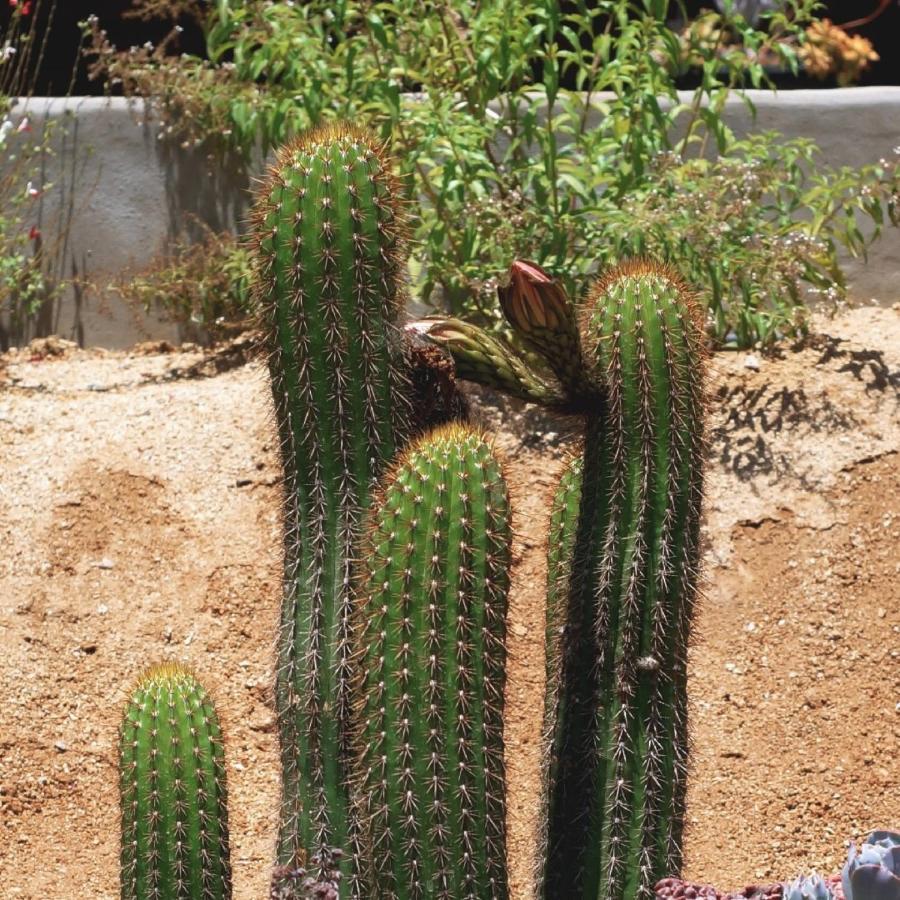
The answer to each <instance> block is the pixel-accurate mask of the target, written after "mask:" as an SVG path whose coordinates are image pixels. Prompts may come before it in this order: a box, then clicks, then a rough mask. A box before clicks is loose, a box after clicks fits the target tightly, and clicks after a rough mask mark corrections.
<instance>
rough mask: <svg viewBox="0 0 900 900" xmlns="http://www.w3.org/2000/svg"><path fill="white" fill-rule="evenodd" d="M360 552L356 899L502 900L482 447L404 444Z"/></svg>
mask: <svg viewBox="0 0 900 900" xmlns="http://www.w3.org/2000/svg"><path fill="white" fill-rule="evenodd" d="M364 546H365V550H366V552H365V553H364V557H365V558H366V560H367V563H366V568H367V575H366V578H365V581H364V584H363V586H362V588H361V596H360V609H359V629H358V638H357V640H358V643H359V653H360V683H359V686H358V694H357V697H358V740H359V744H360V749H361V755H360V760H359V785H358V787H359V793H360V804H361V816H362V819H363V821H365V822H366V823H367V831H368V833H367V835H366V838H365V839H366V843H367V845H368V847H369V848H370V849H369V853H368V864H369V866H370V867H371V868H370V871H368V872H366V871H361V872H360V877H361V880H362V882H363V883H364V884H365V883H366V882H367V881H368V884H369V886H368V888H367V889H363V891H362V894H361V896H363V897H366V898H367V900H371V898H392V900H406V898H409V900H412V898H421V900H425V898H445V900H463V898H471V900H504V898H506V896H507V886H506V874H505V872H506V858H505V854H506V847H505V796H504V795H505V782H504V771H503V692H504V683H505V672H506V668H505V667H506V651H505V628H506V608H507V589H508V584H509V574H508V568H509V562H510V524H509V501H508V497H507V489H506V484H505V481H504V478H503V474H502V472H501V467H500V464H499V462H498V460H497V458H496V457H495V456H494V454H493V452H492V449H491V446H490V444H489V443H488V441H487V440H486V439H485V437H484V436H483V435H481V434H480V433H478V432H477V431H474V430H472V429H471V428H469V427H468V426H463V425H457V424H452V425H448V426H443V427H442V428H439V429H437V430H435V431H433V432H431V433H429V434H427V435H426V436H425V437H423V438H421V439H419V440H418V441H415V442H414V443H413V444H412V445H411V446H410V447H408V448H407V449H406V450H405V451H404V452H403V454H402V455H401V457H400V459H399V461H398V463H397V465H396V467H395V469H394V470H393V472H392V473H391V474H390V475H389V476H388V477H387V478H386V480H385V482H384V484H383V486H382V489H381V493H380V498H379V500H378V502H377V503H376V504H375V506H374V508H373V515H372V519H371V522H370V524H369V527H368V531H367V536H366V540H365V545H364Z"/></svg>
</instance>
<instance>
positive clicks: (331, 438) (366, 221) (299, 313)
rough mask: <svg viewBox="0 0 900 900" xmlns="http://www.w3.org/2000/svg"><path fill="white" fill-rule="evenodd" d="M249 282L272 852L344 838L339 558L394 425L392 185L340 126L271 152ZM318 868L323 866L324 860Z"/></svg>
mask: <svg viewBox="0 0 900 900" xmlns="http://www.w3.org/2000/svg"><path fill="white" fill-rule="evenodd" d="M256 235H257V239H258V249H257V254H256V256H257V279H256V281H257V283H256V294H257V301H258V307H259V310H260V316H261V319H262V325H263V329H264V331H265V339H264V343H265V348H266V350H267V352H268V356H269V370H270V373H271V379H272V393H273V397H274V404H275V414H276V418H277V422H278V431H279V435H280V438H281V455H282V463H283V468H284V477H285V484H284V494H285V496H284V519H285V526H284V599H283V604H282V614H281V631H280V636H279V639H278V659H277V681H276V705H277V712H278V727H279V738H280V746H281V760H282V786H283V791H282V815H281V825H280V836H279V847H278V861H279V863H280V864H281V865H283V866H297V865H300V864H301V863H302V862H304V861H306V860H307V859H313V858H316V859H325V858H326V857H327V855H328V853H329V852H330V848H332V847H338V848H346V847H348V846H349V843H350V842H351V841H352V837H351V835H350V834H349V830H348V829H350V822H349V820H348V796H347V790H346V774H347V769H346V763H347V760H348V754H349V747H348V743H347V741H348V731H347V726H348V721H349V719H348V717H349V704H350V687H351V686H350V669H351V662H350V640H349V638H350V634H349V629H350V618H351V605H352V603H351V586H352V581H353V572H352V563H353V560H354V558H355V549H354V546H355V542H356V539H357V537H358V529H359V522H360V516H361V511H362V510H364V509H365V508H366V507H367V506H368V501H369V494H370V489H371V487H372V485H373V482H374V480H375V479H377V477H378V475H379V474H380V473H381V471H382V469H383V467H384V465H385V463H386V462H387V461H389V460H390V459H391V458H392V457H393V455H394V453H395V451H396V450H397V448H398V446H401V445H402V443H403V441H404V439H405V434H406V423H407V420H408V415H407V413H408V392H409V386H408V380H407V375H406V370H405V360H404V353H403V349H402V346H401V343H402V342H401V335H400V332H399V328H398V319H399V316H400V314H401V312H402V310H403V307H404V302H405V287H404V281H403V277H402V271H403V255H402V244H403V225H402V217H401V215H400V200H399V187H398V183H397V181H396V179H395V177H394V176H393V175H392V174H391V170H390V163H389V161H388V160H387V159H386V157H385V154H384V152H383V150H382V148H381V147H380V146H379V145H377V144H376V143H375V142H374V141H373V140H372V139H371V138H370V137H368V136H367V135H366V134H364V133H363V132H361V131H358V130H357V129H355V128H352V127H350V126H347V125H337V126H328V127H325V128H322V129H319V130H315V131H312V132H310V133H307V134H305V135H302V136H301V137H300V138H298V139H297V140H296V141H294V142H293V143H291V144H288V145H287V146H286V147H284V148H283V149H282V150H281V152H280V153H279V154H278V159H277V161H276V163H275V165H274V166H273V168H272V169H271V171H270V173H269V177H268V180H267V181H266V183H265V184H264V185H263V187H262V189H261V192H260V196H259V199H258V201H257V205H256ZM323 874H324V873H323Z"/></svg>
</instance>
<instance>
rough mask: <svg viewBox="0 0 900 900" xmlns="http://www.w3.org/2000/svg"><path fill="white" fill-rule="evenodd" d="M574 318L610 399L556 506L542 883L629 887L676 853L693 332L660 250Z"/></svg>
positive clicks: (696, 493)
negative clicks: (656, 260) (657, 260)
mask: <svg viewBox="0 0 900 900" xmlns="http://www.w3.org/2000/svg"><path fill="white" fill-rule="evenodd" d="M582 313H583V316H582V321H581V325H580V331H581V343H582V348H583V352H584V356H585V359H586V360H587V361H588V364H589V366H590V367H591V369H592V375H593V378H594V379H595V380H596V382H597V383H598V385H599V386H600V387H601V389H602V391H601V393H602V396H603V397H604V398H605V399H604V400H603V402H602V404H599V405H598V408H597V412H596V414H595V415H593V416H590V415H589V416H588V419H587V427H586V436H585V443H584V451H583V454H582V455H581V456H580V457H579V458H577V459H575V460H574V461H573V463H572V464H571V466H570V468H569V470H568V471H567V473H566V475H565V477H564V479H563V482H562V484H561V488H560V492H559V494H558V497H557V500H556V503H555V506H554V512H553V522H552V532H553V533H552V535H551V546H550V557H549V568H550V591H549V597H548V599H549V602H548V629H547V630H548V696H547V707H546V720H545V725H546V732H545V751H546V764H547V766H548V772H549V774H548V777H547V779H546V785H545V797H544V811H545V815H546V816H547V823H546V824H547V831H546V847H545V859H546V862H545V869H544V873H543V878H544V893H543V896H544V897H545V898H546V900H558V898H562V897H565V898H573V900H575V898H578V900H631V898H638V897H650V896H652V886H653V885H654V884H655V882H656V881H657V880H659V879H660V878H662V877H664V876H666V875H671V874H674V873H677V872H678V871H679V869H680V866H681V837H682V829H683V823H684V794H685V778H686V771H687V770H686V767H687V753H688V736H687V677H686V676H687V672H686V663H687V648H688V638H689V633H690V625H691V614H692V611H693V608H694V600H695V595H696V581H697V564H698V556H699V551H698V540H699V518H700V499H701V489H702V467H701V464H702V456H703V414H704V397H703V368H704V366H703V349H702V331H701V328H700V325H699V323H698V321H697V317H696V314H695V312H694V306H693V303H692V300H691V298H690V295H689V294H688V292H687V291H686V289H685V288H684V286H683V285H682V283H681V282H680V281H679V279H678V278H677V277H676V276H674V274H673V273H671V272H670V271H669V270H667V269H665V268H663V267H660V266H657V265H654V264H652V263H645V262H635V263H630V264H627V265H625V266H621V267H619V268H617V269H615V270H613V271H612V272H610V273H609V274H607V275H606V276H605V277H604V278H603V279H601V281H600V282H599V283H598V284H597V286H596V287H595V289H594V290H593V292H592V294H591V295H590V297H589V299H588V302H587V304H586V306H585V308H584V309H583V310H582ZM539 878H540V875H539Z"/></svg>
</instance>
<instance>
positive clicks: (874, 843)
mask: <svg viewBox="0 0 900 900" xmlns="http://www.w3.org/2000/svg"><path fill="white" fill-rule="evenodd" d="M841 883H842V885H843V888H844V897H845V900H900V832H896V831H873V832H872V833H871V834H870V835H869V836H868V837H867V838H866V839H865V840H864V841H863V844H862V847H861V848H860V849H859V850H857V848H856V844H855V843H853V842H851V843H850V849H849V852H848V854H847V862H846V864H845V865H844V869H843V871H842V873H841Z"/></svg>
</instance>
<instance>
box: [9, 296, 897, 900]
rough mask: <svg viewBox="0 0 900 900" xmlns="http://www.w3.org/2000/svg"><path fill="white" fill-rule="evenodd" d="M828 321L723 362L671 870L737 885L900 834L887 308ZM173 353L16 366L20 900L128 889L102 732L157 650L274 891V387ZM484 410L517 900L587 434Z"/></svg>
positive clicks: (506, 409)
mask: <svg viewBox="0 0 900 900" xmlns="http://www.w3.org/2000/svg"><path fill="white" fill-rule="evenodd" d="M821 327H822V330H823V332H824V333H825V334H823V336H821V337H820V338H817V339H815V340H814V341H812V342H811V343H810V345H808V346H807V347H806V348H805V349H803V350H800V351H791V350H785V351H784V352H783V353H782V354H781V355H780V357H779V358H762V359H759V360H754V359H749V360H748V359H747V358H746V355H744V354H731V355H724V354H723V355H720V356H718V357H716V359H715V360H714V364H713V383H712V397H713V407H712V411H711V433H710V438H711V459H710V476H709V491H708V500H707V506H706V510H707V512H706V525H705V546H706V561H705V571H706V591H705V592H706V599H705V601H704V603H703V606H702V609H701V611H700V614H699V618H698V622H697V640H696V641H695V645H694V648H693V650H692V657H691V681H690V692H691V703H692V713H693V720H692V721H693V734H694V752H693V772H692V780H691V785H690V792H689V798H688V801H689V814H688V817H689V822H688V834H687V867H686V872H685V875H686V876H687V877H688V878H691V879H694V880H706V881H714V882H716V883H717V884H719V886H721V887H727V888H731V887H739V886H742V885H743V884H744V883H746V882H749V881H767V880H768V881H772V880H781V879H784V878H788V877H792V876H793V875H795V874H796V873H798V872H799V871H801V870H807V869H810V868H813V867H815V868H818V869H819V870H834V869H836V868H837V867H838V866H839V865H840V864H841V862H842V858H843V855H844V849H843V848H844V842H845V841H846V839H847V838H849V837H859V836H861V835H863V834H865V833H867V832H868V830H870V829H872V828H874V827H876V826H881V827H894V828H897V827H900V809H898V804H897V799H896V797H897V795H896V791H897V784H898V783H900V752H898V751H900V589H898V584H900V578H898V575H900V557H898V552H897V547H898V539H900V478H898V473H900V455H898V450H900V314H898V312H897V311H895V310H878V309H864V310H857V311H854V312H852V313H849V314H846V315H844V316H843V317H842V318H841V319H838V320H835V321H832V322H828V323H824V324H823V325H822V326H821ZM826 335H827V336H826ZM160 349H161V348H159V347H152V346H151V347H143V348H138V350H137V351H136V352H133V353H131V354H112V353H102V352H100V353H98V352H94V353H91V352H83V351H76V350H72V349H71V348H66V347H65V346H63V345H60V344H59V343H58V342H49V343H45V344H44V345H36V346H33V347H32V348H30V349H29V350H27V351H19V352H17V353H13V354H10V355H8V356H7V357H6V358H5V359H2V358H0V545H2V548H3V550H2V553H0V690H2V695H3V702H2V703H0V885H3V887H2V889H0V895H2V896H3V897H4V898H5V897H10V898H29V900H57V898H58V900H69V898H74V897H90V898H113V897H115V896H117V892H118V888H117V852H118V847H117V845H118V824H117V816H118V813H117V788H116V776H115V736H116V728H117V723H118V719H119V716H120V713H121V708H122V703H123V701H124V698H125V695H126V692H127V689H128V687H129V685H130V683H131V681H132V680H133V679H134V678H135V676H136V675H137V674H138V673H139V672H140V670H141V669H142V668H143V667H144V666H146V665H147V664H148V663H150V662H153V661H156V660H159V659H163V658H174V659H180V660H184V661H187V662H190V663H191V664H192V665H194V666H195V667H196V668H197V669H198V670H199V672H201V673H202V675H203V678H204V681H205V682H206V683H207V684H208V685H209V686H210V687H211V689H212V691H213V693H214V695H215V697H216V699H217V701H218V704H219V706H220V708H221V711H222V718H223V719H224V723H225V728H226V731H227V734H228V742H227V754H228V774H229V783H230V792H231V798H232V800H231V820H232V838H233V854H234V857H233V862H234V868H235V898H236V900H251V898H253V900H258V898H261V897H263V896H265V890H266V882H267V878H268V867H269V860H270V852H271V847H272V842H273V835H274V827H275V822H274V817H273V815H274V813H273V811H274V809H275V800H276V794H277V778H278V775H277V762H276V753H275V734H274V719H273V714H272V696H271V688H270V683H271V678H272V644H273V629H274V623H275V619H276V610H277V605H278V591H279V565H280V560H279V496H280V486H279V472H278V467H277V460H276V456H275V452H274V439H273V432H272V427H271V421H270V407H269V401H268V396H267V390H268V389H267V384H266V380H265V375H264V372H263V370H262V369H261V368H260V367H259V366H258V365H256V364H252V363H251V364H249V365H245V366H240V367H237V368H233V369H230V370H227V371H224V372H222V373H219V374H215V375H213V376H212V377H208V376H209V375H210V373H211V372H214V371H215V368H216V366H215V364H214V363H215V362H217V361H216V360H212V361H211V360H209V359H207V358H206V357H204V356H203V355H202V354H200V353H199V352H188V353H184V352H181V353H169V352H160ZM218 362H220V363H221V362H222V360H218ZM226 362H227V360H226ZM748 362H749V363H750V364H751V367H748V366H747V365H746V364H747V363H748ZM755 363H758V368H755V367H753V366H754V364H755ZM219 367H220V368H227V365H220V366H219ZM188 376H194V377H188ZM473 401H474V402H475V403H476V404H477V405H478V407H479V410H480V412H479V416H480V418H481V419H482V420H483V421H484V422H485V423H486V424H487V425H489V426H490V427H492V428H493V429H494V430H495V431H497V432H498V443H499V445H500V447H501V448H502V449H503V450H504V451H505V452H506V454H507V456H508V458H509V462H510V467H511V471H512V481H513V494H514V499H515V501H516V532H517V539H516V541H517V543H516V548H515V558H516V570H515V579H514V580H515V585H514V592H513V598H512V612H511V621H510V680H509V690H508V707H509V717H508V719H509V728H508V754H507V756H508V769H509V778H510V812H509V816H510V856H511V867H512V878H513V897H514V900H526V898H528V897H529V881H528V873H529V855H530V852H531V848H532V846H533V841H534V828H535V817H534V810H535V801H534V790H535V786H536V783H537V762H538V746H537V742H536V735H537V731H538V722H539V717H540V707H541V702H542V701H541V697H542V690H543V684H542V682H543V650H542V646H541V640H542V632H543V623H542V616H543V583H542V579H543V578H544V559H543V557H544V546H543V534H544V532H545V530H546V520H547V515H548V499H549V496H550V493H551V492H552V490H553V486H554V483H555V479H556V476H557V473H558V472H559V469H560V467H561V465H562V461H563V459H564V457H565V454H566V452H567V449H568V447H569V445H570V442H571V440H572V438H573V437H574V435H575V427H574V425H573V423H571V422H564V421H555V420H552V419H550V418H548V417H546V416H542V415H539V414H538V413H537V412H536V411H534V410H532V409H530V408H523V407H522V406H520V405H517V404H514V403H511V402H509V401H503V400H502V399H500V398H497V397H496V396H494V395H491V394H488V393H486V392H479V393H475V392H473Z"/></svg>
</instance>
